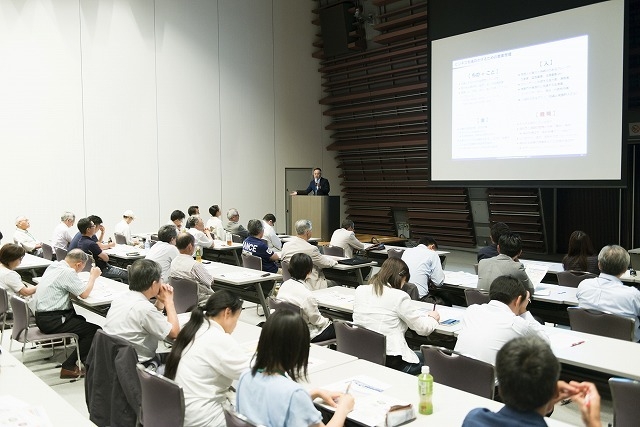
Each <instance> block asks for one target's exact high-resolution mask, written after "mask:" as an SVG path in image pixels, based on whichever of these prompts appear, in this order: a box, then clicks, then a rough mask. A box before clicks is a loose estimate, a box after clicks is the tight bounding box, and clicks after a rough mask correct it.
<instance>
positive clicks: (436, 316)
mask: <svg viewBox="0 0 640 427" xmlns="http://www.w3.org/2000/svg"><path fill="white" fill-rule="evenodd" d="M427 316H430V317H433V318H434V319H436V321H438V322H439V321H440V313H438V312H437V311H435V310H433V311H430V312H428V313H427Z"/></svg>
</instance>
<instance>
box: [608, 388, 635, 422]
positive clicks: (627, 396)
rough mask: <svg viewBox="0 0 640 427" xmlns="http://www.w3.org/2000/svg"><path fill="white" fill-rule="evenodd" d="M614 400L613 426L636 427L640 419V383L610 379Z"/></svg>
mask: <svg viewBox="0 0 640 427" xmlns="http://www.w3.org/2000/svg"><path fill="white" fill-rule="evenodd" d="M609 388H610V389H611V397H612V400H613V425H614V426H616V427H635V426H637V425H638V419H640V405H638V402H640V381H635V380H630V379H627V378H609Z"/></svg>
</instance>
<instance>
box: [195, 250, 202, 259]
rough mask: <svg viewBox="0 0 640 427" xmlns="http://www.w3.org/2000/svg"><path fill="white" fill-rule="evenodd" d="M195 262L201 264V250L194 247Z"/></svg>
mask: <svg viewBox="0 0 640 427" xmlns="http://www.w3.org/2000/svg"><path fill="white" fill-rule="evenodd" d="M196 261H198V262H202V249H200V246H197V247H196Z"/></svg>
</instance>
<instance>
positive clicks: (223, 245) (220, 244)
mask: <svg viewBox="0 0 640 427" xmlns="http://www.w3.org/2000/svg"><path fill="white" fill-rule="evenodd" d="M206 249H211V250H213V251H233V250H238V249H242V243H231V246H229V245H227V242H226V241H224V240H214V241H213V247H211V248H206Z"/></svg>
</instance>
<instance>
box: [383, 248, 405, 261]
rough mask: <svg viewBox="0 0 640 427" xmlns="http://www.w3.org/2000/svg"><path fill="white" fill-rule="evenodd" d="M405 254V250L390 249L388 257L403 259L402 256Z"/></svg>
mask: <svg viewBox="0 0 640 427" xmlns="http://www.w3.org/2000/svg"><path fill="white" fill-rule="evenodd" d="M403 253H404V249H393V248H391V249H389V250H388V251H387V257H389V258H398V259H399V258H402V254H403Z"/></svg>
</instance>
